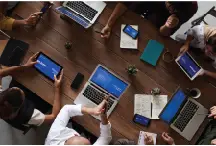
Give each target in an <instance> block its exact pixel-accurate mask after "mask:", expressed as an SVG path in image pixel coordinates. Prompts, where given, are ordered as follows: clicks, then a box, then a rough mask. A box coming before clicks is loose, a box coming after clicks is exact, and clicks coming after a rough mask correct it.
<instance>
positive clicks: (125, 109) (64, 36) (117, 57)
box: [8, 2, 216, 144]
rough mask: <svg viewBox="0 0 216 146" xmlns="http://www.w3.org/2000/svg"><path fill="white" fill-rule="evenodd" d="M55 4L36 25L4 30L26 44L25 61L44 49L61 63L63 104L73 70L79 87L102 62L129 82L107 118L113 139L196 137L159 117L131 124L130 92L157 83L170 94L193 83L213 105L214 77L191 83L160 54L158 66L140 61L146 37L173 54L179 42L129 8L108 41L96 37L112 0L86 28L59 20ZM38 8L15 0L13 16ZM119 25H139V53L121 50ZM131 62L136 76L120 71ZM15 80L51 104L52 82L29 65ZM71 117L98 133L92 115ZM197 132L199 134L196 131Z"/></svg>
mask: <svg viewBox="0 0 216 146" xmlns="http://www.w3.org/2000/svg"><path fill="white" fill-rule="evenodd" d="M57 6H59V2H55V5H54V6H53V7H52V9H50V10H49V11H48V13H46V14H45V15H44V16H43V18H42V19H41V20H40V21H39V22H38V24H37V26H36V27H35V28H20V29H16V30H14V31H13V32H8V33H9V34H10V35H11V36H13V37H16V38H18V39H21V40H24V41H26V42H27V43H29V44H30V48H29V51H28V53H27V55H26V56H25V60H27V58H28V57H29V56H31V55H32V54H33V53H36V52H38V51H43V52H44V53H45V54H47V55H48V56H50V57H51V58H53V59H54V60H56V61H57V62H58V63H60V64H61V65H62V66H63V67H64V82H63V91H62V94H61V96H62V103H63V104H62V105H64V104H72V102H73V100H74V99H75V98H76V96H77V94H78V93H79V92H80V91H81V89H82V88H80V89H79V90H78V91H73V90H71V88H70V84H71V82H72V80H73V79H74V77H75V76H76V74H77V73H78V72H80V73H82V74H84V76H85V79H84V82H83V84H82V87H83V85H84V83H85V82H86V81H87V80H88V78H89V77H90V75H91V73H92V72H93V71H94V69H95V67H96V66H97V65H98V64H102V65H105V66H106V67H108V68H109V69H111V70H112V71H114V72H115V73H116V74H118V75H119V76H121V77H122V78H124V79H125V80H127V81H128V82H130V84H131V86H130V88H129V89H128V90H127V92H126V93H125V94H124V95H123V97H122V98H121V99H120V102H119V104H118V105H117V107H116V108H115V110H114V111H113V113H112V114H111V116H110V118H109V120H110V122H111V124H112V134H113V139H114V140H116V139H118V138H120V137H122V138H123V137H125V138H129V139H131V140H134V141H137V138H138V134H139V131H140V130H144V131H149V132H155V133H158V134H159V135H160V134H161V133H162V132H163V131H166V132H169V133H171V135H172V137H173V138H174V139H175V142H176V144H189V143H194V142H195V141H196V139H197V137H195V138H194V139H193V140H192V141H191V142H188V141H186V140H185V139H184V138H183V137H181V136H180V135H179V134H177V133H176V132H174V131H173V130H171V129H170V128H169V126H168V125H166V124H165V123H163V122H162V121H160V120H152V123H151V125H150V126H149V127H148V128H146V127H142V126H139V125H137V124H134V123H133V122H132V118H133V108H134V100H133V98H134V94H137V93H149V92H150V90H151V89H152V88H154V87H159V88H160V89H161V90H162V93H163V94H167V95H169V97H170V96H171V95H172V93H173V92H174V91H175V89H176V88H177V87H178V86H179V85H180V86H181V87H182V88H188V87H197V88H199V89H200V90H201V91H202V97H201V98H199V99H198V101H199V102H201V103H202V104H203V105H204V106H205V107H206V108H209V107H211V106H213V105H214V104H215V103H216V99H215V98H214V95H215V94H216V90H215V87H214V85H216V82H215V81H214V80H211V79H208V78H197V79H196V80H195V81H193V82H191V81H189V79H188V78H187V77H186V76H185V75H184V73H183V72H182V71H181V70H180V69H179V67H178V66H177V65H176V63H175V62H172V63H169V64H168V63H165V62H164V61H163V60H162V58H160V59H159V61H158V64H157V66H156V67H152V66H150V65H148V64H147V63H145V62H142V61H140V59H139V57H140V55H141V54H142V52H143V50H144V48H145V46H146V44H147V43H148V41H149V40H150V39H154V40H157V41H159V42H161V43H162V44H164V45H165V47H166V48H167V49H169V51H170V52H171V53H172V54H173V55H174V56H176V55H177V54H178V51H179V48H180V47H181V44H179V43H177V42H175V41H174V40H172V39H171V38H165V37H162V36H160V34H159V32H158V30H156V28H155V27H154V26H153V25H152V24H151V23H150V22H148V21H147V20H145V19H142V18H141V17H139V16H138V15H136V14H134V13H133V12H130V11H128V12H126V13H125V14H124V15H123V16H122V17H121V18H120V19H119V20H118V21H117V22H116V24H115V26H114V28H113V29H112V34H111V37H110V39H109V40H104V39H101V37H100V34H98V33H96V32H95V30H101V29H102V28H103V27H104V26H105V24H106V22H107V20H108V18H109V16H110V14H111V13H112V10H113V9H114V6H115V3H111V4H109V3H108V6H107V7H106V8H105V10H104V11H103V13H102V14H101V15H100V17H99V18H98V20H97V22H96V23H95V24H94V25H93V26H92V27H91V28H89V29H87V30H86V29H84V28H82V26H80V25H78V24H77V23H75V22H73V21H72V22H70V23H69V22H68V21H65V20H62V19H61V18H60V17H59V16H60V15H59V14H58V13H57V12H56V11H55V8H56V7H57ZM41 7H42V3H40V2H20V4H19V5H18V7H17V8H16V9H15V11H14V16H15V17H18V18H19V19H22V18H26V17H28V16H29V15H30V14H31V13H35V12H37V11H40V9H41ZM121 24H136V25H139V32H140V36H139V38H138V39H139V45H138V51H130V50H124V49H120V47H119V46H120V27H121ZM65 42H71V43H72V49H71V50H69V51H68V50H66V49H65V48H64V44H65ZM130 64H135V65H136V66H137V67H138V69H139V72H138V74H137V75H136V76H135V77H131V76H129V75H128V74H127V73H126V71H125V68H126V67H127V66H128V65H130ZM201 64H202V65H206V66H207V67H209V65H208V64H207V63H206V62H202V61H201ZM16 79H17V80H18V81H19V82H21V83H22V84H24V85H25V86H26V87H28V88H29V89H31V90H32V91H33V92H35V93H36V94H38V95H39V96H40V97H42V98H43V99H45V100H46V101H47V102H49V103H50V104H52V102H53V83H52V82H51V81H49V80H48V79H46V78H45V77H44V76H42V75H41V74H39V73H38V72H37V71H35V70H34V69H32V70H31V71H29V72H28V73H23V74H19V75H17V76H16ZM206 99H208V100H206ZM74 119H75V121H77V122H78V123H80V124H81V125H83V126H84V127H85V128H86V129H87V130H89V131H91V132H92V133H93V134H95V135H97V136H98V135H99V126H98V125H99V122H98V121H97V120H95V119H94V118H92V117H91V116H84V117H76V118H74ZM200 131H202V130H200ZM200 131H199V132H198V133H201V132H200ZM197 135H198V134H197ZM157 143H158V144H164V143H163V141H162V140H161V137H160V136H158V140H157Z"/></svg>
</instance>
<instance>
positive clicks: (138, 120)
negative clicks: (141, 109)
mask: <svg viewBox="0 0 216 146" xmlns="http://www.w3.org/2000/svg"><path fill="white" fill-rule="evenodd" d="M133 121H134V122H135V123H137V124H140V125H143V126H146V127H147V126H148V125H149V124H150V121H151V119H149V118H146V117H144V116H141V115H138V114H135V115H134V117H133Z"/></svg>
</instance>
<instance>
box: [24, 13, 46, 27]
mask: <svg viewBox="0 0 216 146" xmlns="http://www.w3.org/2000/svg"><path fill="white" fill-rule="evenodd" d="M41 14H42V12H37V13H34V14H31V15H30V16H29V17H28V18H27V19H24V22H25V25H32V26H34V25H36V23H37V20H38V19H39V18H40V17H41Z"/></svg>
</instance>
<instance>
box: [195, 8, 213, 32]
mask: <svg viewBox="0 0 216 146" xmlns="http://www.w3.org/2000/svg"><path fill="white" fill-rule="evenodd" d="M208 14H210V15H212V16H214V17H216V10H215V6H213V7H212V8H211V9H210V10H209V11H208V12H207V13H205V14H204V15H203V16H201V17H199V18H197V19H195V20H194V21H192V22H191V24H192V26H191V28H193V27H194V26H196V25H199V24H200V23H201V22H204V24H208V23H207V22H206V21H205V16H206V15H208Z"/></svg>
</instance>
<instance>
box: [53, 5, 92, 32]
mask: <svg viewBox="0 0 216 146" xmlns="http://www.w3.org/2000/svg"><path fill="white" fill-rule="evenodd" d="M56 10H57V11H58V12H59V13H61V14H64V15H66V16H68V17H69V18H71V19H72V20H74V21H76V22H77V23H78V24H80V25H82V26H83V27H84V28H88V27H89V26H90V25H91V24H90V22H88V21H87V20H85V19H84V18H83V17H81V16H79V15H76V14H75V13H73V12H72V11H70V10H69V9H67V8H65V7H58V8H56Z"/></svg>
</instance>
